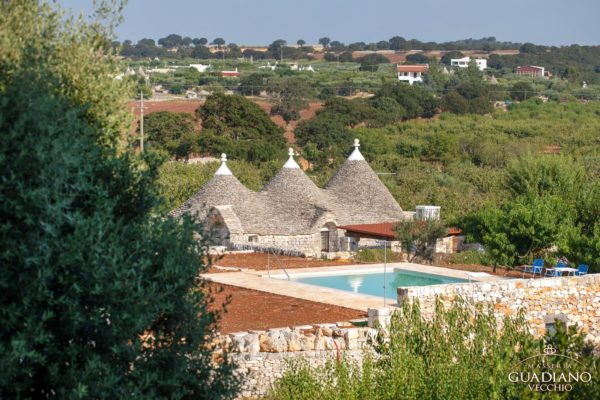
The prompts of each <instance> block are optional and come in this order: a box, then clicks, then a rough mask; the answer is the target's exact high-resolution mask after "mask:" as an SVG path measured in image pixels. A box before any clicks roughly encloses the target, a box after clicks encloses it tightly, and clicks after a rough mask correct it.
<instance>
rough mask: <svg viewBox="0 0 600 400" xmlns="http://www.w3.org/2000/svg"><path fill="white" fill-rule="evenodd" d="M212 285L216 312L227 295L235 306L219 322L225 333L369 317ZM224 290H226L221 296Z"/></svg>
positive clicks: (231, 287)
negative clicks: (220, 289)
mask: <svg viewBox="0 0 600 400" xmlns="http://www.w3.org/2000/svg"><path fill="white" fill-rule="evenodd" d="M208 285H209V287H210V289H211V291H212V294H213V297H214V299H215V301H214V303H213V309H218V308H219V306H220V305H221V304H223V303H224V302H225V301H226V299H227V296H231V303H230V304H229V305H227V306H226V312H225V313H224V314H222V319H221V321H220V322H219V326H220V329H219V331H220V332H221V333H231V332H238V331H247V330H250V329H257V330H265V329H269V328H280V327H286V326H294V325H306V324H315V323H331V322H340V321H348V320H350V319H355V318H363V317H366V313H364V312H361V311H357V310H351V309H348V308H343V307H338V306H333V305H328V304H323V303H318V302H315V301H307V300H301V299H296V298H294V297H288V296H280V295H276V294H271V293H266V292H260V291H257V290H250V289H244V288H240V287H235V286H228V285H220V284H217V283H209V284H208ZM221 287H222V288H223V291H221V292H220V293H217V292H218V291H219V288H221Z"/></svg>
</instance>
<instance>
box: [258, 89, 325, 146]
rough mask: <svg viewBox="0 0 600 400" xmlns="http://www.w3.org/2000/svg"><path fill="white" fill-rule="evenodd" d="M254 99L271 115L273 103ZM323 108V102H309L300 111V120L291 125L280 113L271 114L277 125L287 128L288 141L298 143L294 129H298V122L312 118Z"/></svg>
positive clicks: (286, 136)
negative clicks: (304, 108) (305, 107)
mask: <svg viewBox="0 0 600 400" xmlns="http://www.w3.org/2000/svg"><path fill="white" fill-rule="evenodd" d="M253 101H254V102H255V103H256V104H258V105H259V106H260V107H261V108H262V109H263V110H265V111H266V112H267V114H269V115H270V114H271V108H272V107H273V105H272V104H271V103H269V102H267V101H265V100H259V99H253ZM321 108H323V104H322V103H309V104H308V108H307V109H306V110H302V111H300V120H298V121H292V122H290V124H289V125H287V124H286V123H285V121H284V120H283V118H281V116H279V115H271V119H272V120H273V122H275V123H276V124H277V125H279V126H280V127H282V128H283V129H285V133H284V135H285V138H286V140H287V141H288V143H296V137H295V136H294V129H296V126H298V123H299V122H301V121H304V120H306V119H310V118H312V117H314V116H315V113H316V112H317V110H319V109H321Z"/></svg>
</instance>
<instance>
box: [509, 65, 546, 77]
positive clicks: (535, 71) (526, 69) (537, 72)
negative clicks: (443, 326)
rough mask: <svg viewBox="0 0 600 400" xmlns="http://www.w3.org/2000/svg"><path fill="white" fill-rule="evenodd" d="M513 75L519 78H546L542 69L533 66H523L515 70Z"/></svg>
mask: <svg viewBox="0 0 600 400" xmlns="http://www.w3.org/2000/svg"><path fill="white" fill-rule="evenodd" d="M515 74H517V75H521V76H530V77H532V78H543V77H544V76H546V71H545V68H544V67H538V66H535V65H524V66H522V67H517V68H516V69H515Z"/></svg>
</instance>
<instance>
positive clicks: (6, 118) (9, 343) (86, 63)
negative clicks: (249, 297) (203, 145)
mask: <svg viewBox="0 0 600 400" xmlns="http://www.w3.org/2000/svg"><path fill="white" fill-rule="evenodd" d="M108 16H109V17H116V16H114V15H112V14H110V15H108ZM104 22H106V21H102V20H94V21H92V22H90V23H89V24H88V23H86V22H84V21H83V20H79V21H73V20H70V19H65V18H64V17H63V16H62V15H61V14H60V13H58V12H56V11H54V9H53V8H52V6H51V5H49V4H48V2H45V1H43V2H37V1H33V0H27V1H18V2H12V1H11V2H2V3H0V38H1V39H0V40H1V41H2V45H0V71H2V72H1V73H0V132H1V135H2V138H3V140H1V141H0V171H1V172H0V174H1V176H0V221H1V222H0V264H1V265H2V274H1V275H0V319H1V320H2V324H1V325H0V365H1V366H2V368H1V370H0V398H3V399H32V398H34V399H41V398H58V399H90V398H94V399H125V398H144V399H164V398H170V399H207V398H213V399H222V398H227V397H231V396H233V395H234V394H235V393H236V390H237V386H238V382H237V378H236V377H235V376H233V375H232V369H233V365H232V364H230V363H229V362H228V360H227V359H224V360H223V361H222V362H220V363H219V364H215V363H214V362H213V358H212V353H213V352H212V349H211V348H210V344H211V341H212V339H213V337H214V335H215V334H216V332H215V327H216V325H215V323H216V322H217V314H215V312H214V311H209V304H210V300H209V295H208V288H207V287H205V284H203V283H202V282H199V281H198V279H197V276H198V272H199V271H202V270H203V269H204V268H206V266H205V265H204V264H203V260H204V257H205V255H206V251H207V244H206V242H204V241H197V240H196V237H197V236H198V234H199V233H200V230H199V227H198V226H197V224H195V223H194V222H192V221H191V220H189V219H187V218H184V219H182V220H178V221H176V220H174V219H172V218H165V217H164V216H163V215H159V214H157V213H156V212H155V209H156V207H157V206H158V204H160V202H161V198H160V195H159V194H158V193H157V190H156V188H157V185H156V183H155V181H156V178H157V167H158V160H157V159H156V158H155V157H153V153H148V154H147V157H139V156H138V155H136V154H135V153H134V152H132V151H128V150H127V148H125V146H122V145H121V144H122V143H124V140H123V136H122V135H123V133H124V132H128V124H126V122H127V120H126V119H125V118H124V117H126V116H127V111H126V106H125V104H126V100H127V94H128V93H127V90H128V87H127V86H126V85H123V84H122V83H120V82H118V81H117V80H115V79H114V75H115V71H117V59H116V58H115V57H114V56H113V55H112V54H111V52H110V51H109V50H108V40H107V37H109V35H110V29H109V28H106V25H104ZM108 23H109V24H110V21H108ZM109 26H110V25H109ZM90 77H93V78H90Z"/></svg>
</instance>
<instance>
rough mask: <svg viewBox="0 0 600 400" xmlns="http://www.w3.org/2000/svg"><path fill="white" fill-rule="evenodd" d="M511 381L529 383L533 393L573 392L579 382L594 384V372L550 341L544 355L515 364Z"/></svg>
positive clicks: (511, 372) (509, 378)
mask: <svg viewBox="0 0 600 400" xmlns="http://www.w3.org/2000/svg"><path fill="white" fill-rule="evenodd" d="M508 380H509V381H510V382H512V383H515V384H524V385H527V387H528V389H529V390H530V391H532V392H570V391H571V390H573V388H574V387H575V385H578V384H587V383H590V382H591V380H592V374H591V373H590V372H588V371H586V370H585V365H584V364H583V363H581V362H580V361H578V360H577V359H576V358H573V357H569V356H567V355H564V354H559V353H558V351H557V350H556V348H555V347H554V346H552V345H551V344H546V345H545V346H544V350H543V353H542V354H537V355H534V356H531V357H528V358H526V359H524V360H522V361H520V362H519V363H517V364H516V365H514V366H513V367H512V368H511V369H510V372H509V373H508Z"/></svg>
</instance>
